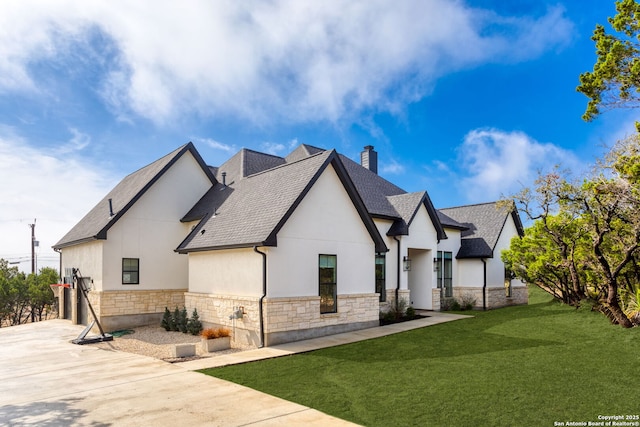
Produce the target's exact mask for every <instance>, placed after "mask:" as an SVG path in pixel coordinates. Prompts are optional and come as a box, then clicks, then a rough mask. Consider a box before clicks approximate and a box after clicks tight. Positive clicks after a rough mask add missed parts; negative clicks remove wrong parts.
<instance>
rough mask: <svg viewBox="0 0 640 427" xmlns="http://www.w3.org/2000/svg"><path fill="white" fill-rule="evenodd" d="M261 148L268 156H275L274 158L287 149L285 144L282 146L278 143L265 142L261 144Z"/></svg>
mask: <svg viewBox="0 0 640 427" xmlns="http://www.w3.org/2000/svg"><path fill="white" fill-rule="evenodd" d="M260 148H261V149H262V150H263V151H264V152H265V153H268V154H273V155H274V156H279V155H280V154H281V153H282V152H284V150H286V149H287V147H286V146H285V145H284V144H280V143H277V142H263V143H262V144H260Z"/></svg>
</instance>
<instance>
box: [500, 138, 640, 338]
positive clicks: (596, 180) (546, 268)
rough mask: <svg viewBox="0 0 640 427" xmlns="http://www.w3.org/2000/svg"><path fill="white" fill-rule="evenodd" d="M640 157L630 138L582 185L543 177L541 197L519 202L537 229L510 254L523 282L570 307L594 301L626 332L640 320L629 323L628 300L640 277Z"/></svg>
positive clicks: (529, 195)
mask: <svg viewBox="0 0 640 427" xmlns="http://www.w3.org/2000/svg"><path fill="white" fill-rule="evenodd" d="M638 151H640V146H639V138H638V136H633V137H630V138H628V139H626V140H624V141H621V142H619V143H618V144H617V145H616V146H615V147H614V148H613V149H612V150H611V152H610V153H609V154H608V155H607V156H606V157H605V159H603V160H602V161H601V162H599V164H598V165H597V168H596V171H597V172H596V173H594V175H592V176H588V177H585V178H583V180H582V182H581V183H572V182H569V181H568V180H567V179H565V178H563V177H561V176H560V175H559V174H558V173H556V172H554V173H551V174H548V175H545V176H541V177H540V178H539V179H538V180H537V181H536V184H537V185H536V187H535V189H534V190H533V191H532V190H524V191H522V192H521V193H519V194H518V195H516V196H514V199H515V201H516V203H517V205H518V207H519V209H520V210H521V211H522V212H524V213H525V214H526V215H527V217H528V218H529V219H530V220H533V221H534V223H533V225H532V226H531V227H528V228H527V230H526V232H525V236H524V238H523V239H521V240H519V239H514V241H513V242H512V245H511V247H510V249H509V250H508V251H505V252H504V253H503V260H504V261H505V263H506V265H507V267H508V268H510V269H511V270H512V271H513V272H514V273H515V274H516V275H517V276H518V277H519V278H521V279H524V280H526V281H528V282H530V283H534V284H536V285H538V286H539V287H540V288H542V289H544V290H546V291H547V292H549V293H551V294H552V295H554V296H555V297H556V298H558V299H560V300H562V301H563V302H565V303H568V304H572V305H576V306H577V305H579V304H580V301H582V300H583V299H586V298H588V299H591V300H592V301H593V302H594V303H595V306H596V307H597V308H598V309H599V310H600V311H602V312H603V313H605V314H607V315H608V316H609V317H610V318H611V320H612V321H614V322H615V323H618V324H620V325H622V326H624V327H631V326H633V325H634V322H636V321H637V320H636V317H635V316H634V318H633V319H629V316H628V315H627V314H626V313H625V310H624V309H623V308H628V307H626V305H628V304H626V305H625V304H621V297H622V298H625V299H628V300H629V301H630V302H633V300H632V298H633V297H635V296H636V290H637V283H638V278H639V277H640V274H638V271H639V270H640V269H639V268H638V263H637V261H638V258H639V253H640V197H639V196H640V186H639V180H638V179H637V175H636V173H635V172H636V171H637V170H638V169H639V168H640V156H635V155H629V153H637V152H638ZM623 306H625V307H623ZM627 311H629V310H627Z"/></svg>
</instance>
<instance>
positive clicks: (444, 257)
mask: <svg viewBox="0 0 640 427" xmlns="http://www.w3.org/2000/svg"><path fill="white" fill-rule="evenodd" d="M436 270H437V271H438V289H442V288H444V296H445V297H451V296H453V286H452V285H453V254H452V253H451V252H443V251H438V257H437V258H436Z"/></svg>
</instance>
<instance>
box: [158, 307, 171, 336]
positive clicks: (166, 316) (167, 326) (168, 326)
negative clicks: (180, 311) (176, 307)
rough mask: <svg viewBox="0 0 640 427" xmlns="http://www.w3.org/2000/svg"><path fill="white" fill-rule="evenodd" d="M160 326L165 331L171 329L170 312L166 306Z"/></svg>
mask: <svg viewBox="0 0 640 427" xmlns="http://www.w3.org/2000/svg"><path fill="white" fill-rule="evenodd" d="M160 326H162V327H163V328H164V330H165V331H170V330H171V312H170V311H169V309H168V308H167V307H165V308H164V314H163V315H162V322H160Z"/></svg>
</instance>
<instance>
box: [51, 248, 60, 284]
mask: <svg viewBox="0 0 640 427" xmlns="http://www.w3.org/2000/svg"><path fill="white" fill-rule="evenodd" d="M53 251H54V252H57V253H58V255H60V267H59V269H58V279H60V283H62V251H61V250H60V249H57V248H53Z"/></svg>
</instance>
